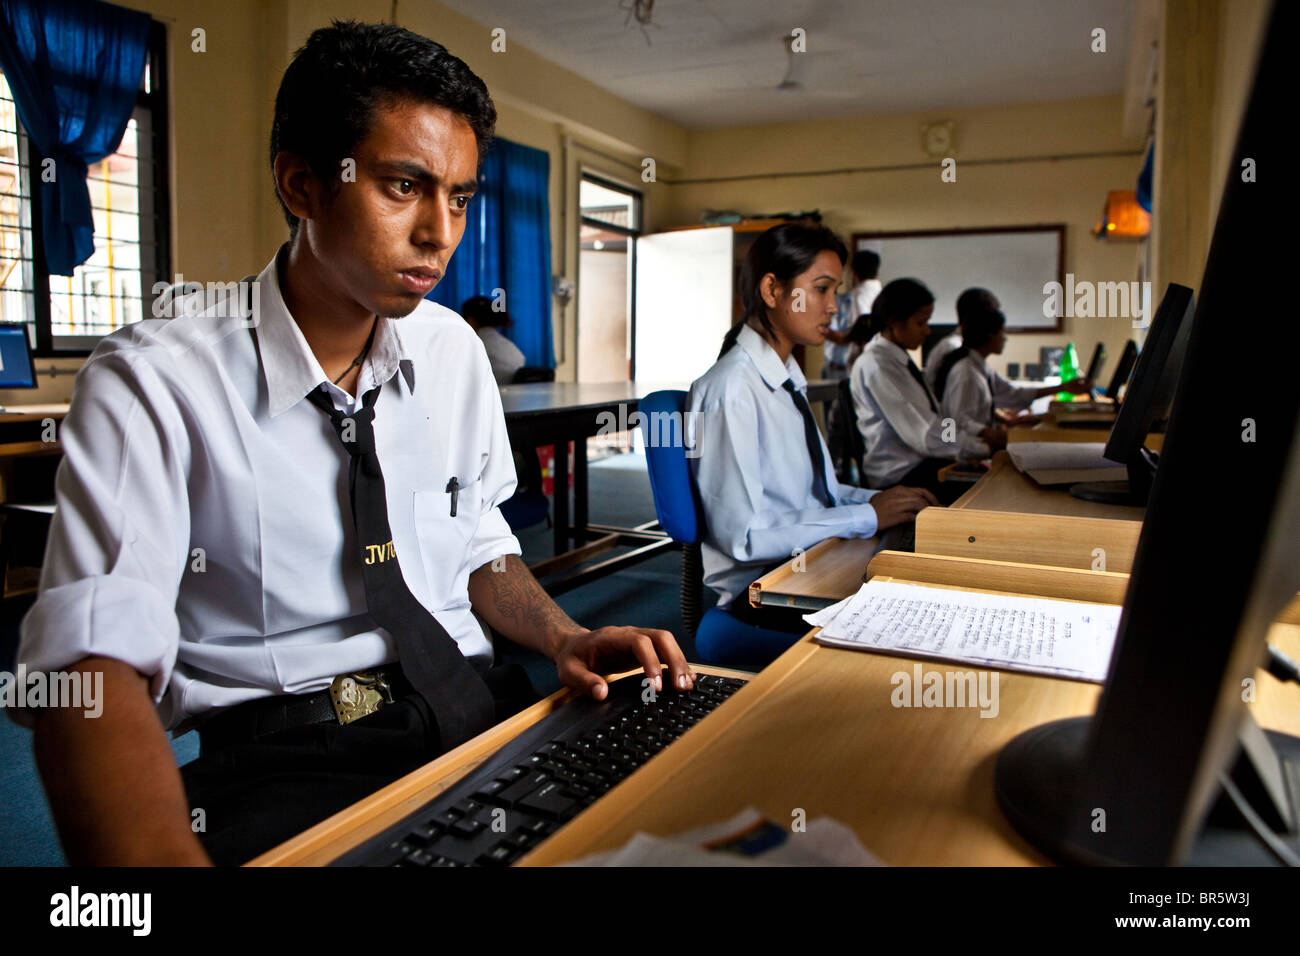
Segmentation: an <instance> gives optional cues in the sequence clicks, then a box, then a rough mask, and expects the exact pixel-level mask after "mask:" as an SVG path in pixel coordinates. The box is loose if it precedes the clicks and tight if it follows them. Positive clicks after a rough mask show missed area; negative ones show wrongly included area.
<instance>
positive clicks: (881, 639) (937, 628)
mask: <svg viewBox="0 0 1300 956" xmlns="http://www.w3.org/2000/svg"><path fill="white" fill-rule="evenodd" d="M1120 611H1121V608H1118V607H1113V606H1110V605H1104V604H1081V603H1078V602H1075V601H1052V600H1048V599H1045V598H1022V597H1012V596H1010V595H1002V594H975V593H972V592H969V591H954V590H950V589H947V588H939V587H927V586H925V585H920V584H905V583H902V582H898V581H868V582H867V583H866V584H864V585H862V587H861V588H859V589H858V593H857V594H854V595H852V596H851V597H848V598H845V599H844V600H843V601H840V602H839V603H838V604H833V605H831V606H830V607H828V608H823V609H822V610H820V611H817V612H816V613H814V614H808V615H805V616H804V620H805V621H807V622H808V623H809V624H812V625H815V626H818V627H820V628H821V631H820V633H818V635H817V637H816V638H815V640H816V641H817V642H818V643H820V644H826V645H829V646H831V647H847V648H852V649H855V650H864V651H875V652H878V653H882V654H897V655H901V656H905V657H932V658H937V659H939V660H948V661H955V662H957V663H961V664H974V665H981V666H987V667H994V668H998V669H1000V670H1009V671H1023V672H1025V673H1028V674H1045V675H1047V676H1049V677H1066V678H1070V679H1072V680H1082V681H1091V682H1093V683H1098V684H1100V683H1102V682H1104V681H1105V679H1106V671H1107V669H1108V668H1109V666H1110V656H1111V652H1112V651H1113V650H1114V647H1115V635H1116V633H1117V632H1118V630H1119V617H1120Z"/></svg>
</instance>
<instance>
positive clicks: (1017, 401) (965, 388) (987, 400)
mask: <svg viewBox="0 0 1300 956" xmlns="http://www.w3.org/2000/svg"><path fill="white" fill-rule="evenodd" d="M1037 397H1038V390H1037V389H1036V388H1034V387H1033V386H1028V387H1025V388H1017V387H1016V386H1015V385H1012V384H1011V383H1010V382H1008V381H1007V380H1006V379H1005V378H1003V377H1002V376H1001V375H999V374H998V373H997V372H995V371H994V370H993V369H992V368H990V367H989V364H988V361H987V360H985V358H984V356H982V355H980V354H979V353H978V352H971V353H970V354H969V355H967V356H966V357H965V358H963V359H961V361H959V362H956V363H954V364H953V367H952V369H951V370H950V371H949V372H948V381H947V382H945V383H944V390H943V405H942V408H941V409H940V414H941V415H943V416H944V417H951V418H953V419H954V420H956V422H957V427H958V428H960V429H961V430H962V431H964V432H966V433H967V434H970V435H978V434H979V432H980V430H981V429H983V428H988V427H989V426H990V425H992V424H994V421H993V410H994V409H995V408H1015V409H1021V408H1028V407H1029V406H1030V405H1031V404H1033V401H1034V399H1035V398H1037Z"/></svg>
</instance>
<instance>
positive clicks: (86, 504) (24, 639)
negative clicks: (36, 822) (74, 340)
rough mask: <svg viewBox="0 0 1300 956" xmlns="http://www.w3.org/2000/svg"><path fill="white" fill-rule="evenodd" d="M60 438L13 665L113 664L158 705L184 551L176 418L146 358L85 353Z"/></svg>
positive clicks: (185, 522)
mask: <svg viewBox="0 0 1300 956" xmlns="http://www.w3.org/2000/svg"><path fill="white" fill-rule="evenodd" d="M58 436H59V441H60V443H61V445H62V448H63V461H62V462H61V463H60V466H59V470H58V475H57V478H56V482H55V502H56V509H55V514H54V518H53V521H52V523H51V526H50V533H49V540H48V543H47V546H46V550H45V561H44V566H43V569H42V572H41V580H40V590H39V594H38V597H37V599H36V603H35V604H34V605H33V607H32V609H31V611H30V612H29V613H28V615H27V616H26V618H24V620H23V623H22V634H21V640H20V643H19V649H18V660H19V662H20V663H22V664H23V665H25V666H26V668H27V670H28V671H29V672H32V671H46V672H48V671H56V670H62V669H65V668H67V667H69V666H71V665H73V664H75V663H77V662H78V661H80V660H82V659H84V658H86V657H91V656H100V657H110V658H113V659H116V660H120V661H122V662H124V663H126V664H129V665H131V666H132V667H134V668H135V669H136V670H137V671H139V672H140V673H141V674H143V675H145V676H146V677H147V678H148V679H149V689H150V693H151V694H152V696H153V699H154V702H155V703H157V702H158V701H160V700H161V699H162V696H163V693H164V692H165V690H166V688H167V685H168V682H169V681H170V679H171V673H172V669H173V667H174V666H175V662H176V655H177V647H178V643H179V638H180V627H179V623H178V620H177V616H176V611H175V607H176V599H177V593H178V590H179V587H180V580H181V575H182V574H183V573H184V571H185V567H186V561H187V558H188V554H189V540H190V519H189V492H188V487H187V477H186V476H187V474H188V459H189V447H188V443H187V440H186V438H185V431H184V429H183V428H182V427H181V412H180V411H179V409H178V406H177V403H176V399H175V398H174V396H173V393H172V392H171V391H169V389H167V388H166V387H165V386H164V384H163V383H162V381H161V380H160V378H159V376H158V375H157V373H156V372H155V371H154V370H153V369H152V367H151V366H150V365H149V364H148V363H147V362H146V361H143V360H140V359H138V358H137V359H135V360H132V359H130V358H128V357H126V356H125V355H123V354H122V353H121V352H117V353H109V354H106V355H103V356H92V357H91V359H90V360H89V361H88V362H87V363H86V366H85V367H84V369H83V370H82V371H81V373H80V374H79V375H78V376H77V383H76V391H75V395H74V397H73V401H72V406H71V409H70V410H69V412H68V415H67V418H66V419H65V420H64V422H63V423H62V424H61V425H60V427H59V430H58ZM15 719H17V720H18V721H19V722H20V723H24V724H29V725H30V722H31V715H21V714H18V713H15Z"/></svg>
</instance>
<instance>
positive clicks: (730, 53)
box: [443, 0, 1137, 129]
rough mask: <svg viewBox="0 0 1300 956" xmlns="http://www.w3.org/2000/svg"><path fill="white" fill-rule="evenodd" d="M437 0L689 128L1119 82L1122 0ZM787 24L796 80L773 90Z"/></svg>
mask: <svg viewBox="0 0 1300 956" xmlns="http://www.w3.org/2000/svg"><path fill="white" fill-rule="evenodd" d="M443 2H444V3H446V4H448V5H449V6H451V7H454V8H456V9H457V10H459V11H460V12H462V13H464V14H465V15H466V16H469V17H472V18H473V19H475V20H477V21H479V22H480V23H483V24H484V25H485V26H487V27H504V28H505V29H506V35H507V39H508V41H511V42H518V43H521V44H523V45H524V46H526V47H528V48H529V49H531V50H533V51H534V52H536V53H537V54H539V55H541V56H543V57H545V58H546V59H548V60H551V61H552V62H554V63H557V64H559V65H560V66H563V67H565V68H567V69H569V70H572V71H573V72H574V73H577V74H578V75H579V76H582V77H585V78H586V79H588V80H590V81H591V82H593V83H595V84H596V85H597V86H600V87H602V88H603V89H605V90H608V91H609V92H610V93H613V94H615V95H616V96H619V97H622V98H623V99H625V100H627V101H629V102H631V103H635V104H636V105H637V106H640V107H643V108H644V109H647V110H649V111H651V112H653V113H657V114H659V115H660V116H663V117H665V118H667V119H670V120H673V121H674V122H676V123H679V124H681V125H682V126H685V127H688V128H692V129H701V128H714V127H723V126H739V125H747V124H754V123H768V122H779V121H783V120H794V119H814V118H826V117H834V116H851V115H862V114H871V113H899V112H913V111H925V110H936V109H951V108H958V107H970V106H982V105H996V104H1002V103H1022V102H1028V101H1034V100H1055V99H1070V98H1074V97H1083V96H1098V95H1104V94H1110V93H1119V92H1120V91H1121V90H1122V88H1123V83H1124V75H1125V68H1126V66H1127V59H1128V48H1129V41H1130V35H1131V33H1132V30H1133V25H1134V20H1135V16H1136V3H1137V0H783V2H782V0H655V2H654V4H653V9H652V21H651V26H649V27H648V28H646V29H644V30H643V29H642V28H640V27H639V26H638V25H637V23H636V21H635V20H630V19H629V13H630V10H631V7H632V0H443ZM796 27H799V28H802V29H803V30H804V31H805V34H806V44H807V52H806V53H802V54H796V55H795V57H794V59H795V61H796V62H797V69H798V70H799V74H798V75H799V76H800V78H801V79H802V81H803V84H804V90H803V91H801V92H780V91H777V90H776V89H775V87H776V86H777V84H778V83H780V82H781V80H782V78H783V77H784V76H785V73H786V69H787V66H788V65H789V61H790V56H789V54H787V52H786V50H785V48H784V46H783V38H784V37H787V36H789V35H790V33H791V31H792V30H793V29H794V28H796ZM1097 27H1101V28H1103V29H1105V31H1106V50H1107V52H1106V53H1104V54H1103V53H1093V52H1092V51H1091V49H1090V46H1091V43H1092V31H1093V30H1094V29H1095V28H1097ZM453 52H455V51H453ZM506 55H509V53H508V47H507V53H506Z"/></svg>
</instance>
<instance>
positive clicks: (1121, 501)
mask: <svg viewBox="0 0 1300 956" xmlns="http://www.w3.org/2000/svg"><path fill="white" fill-rule="evenodd" d="M1159 461H1160V456H1159V455H1158V454H1156V453H1155V452H1153V451H1151V450H1150V449H1147V448H1139V449H1138V450H1137V453H1136V454H1134V455H1133V457H1132V458H1130V459H1129V462H1128V481H1080V482H1077V483H1076V484H1073V485H1071V486H1070V494H1071V495H1073V496H1074V497H1075V498H1079V499H1081V500H1083V501H1096V502H1098V503H1100V504H1104V505H1136V506H1138V507H1142V508H1145V507H1146V503H1147V500H1148V499H1149V498H1150V497H1151V485H1152V483H1154V481H1155V477H1156V466H1157V465H1158V464H1159Z"/></svg>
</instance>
